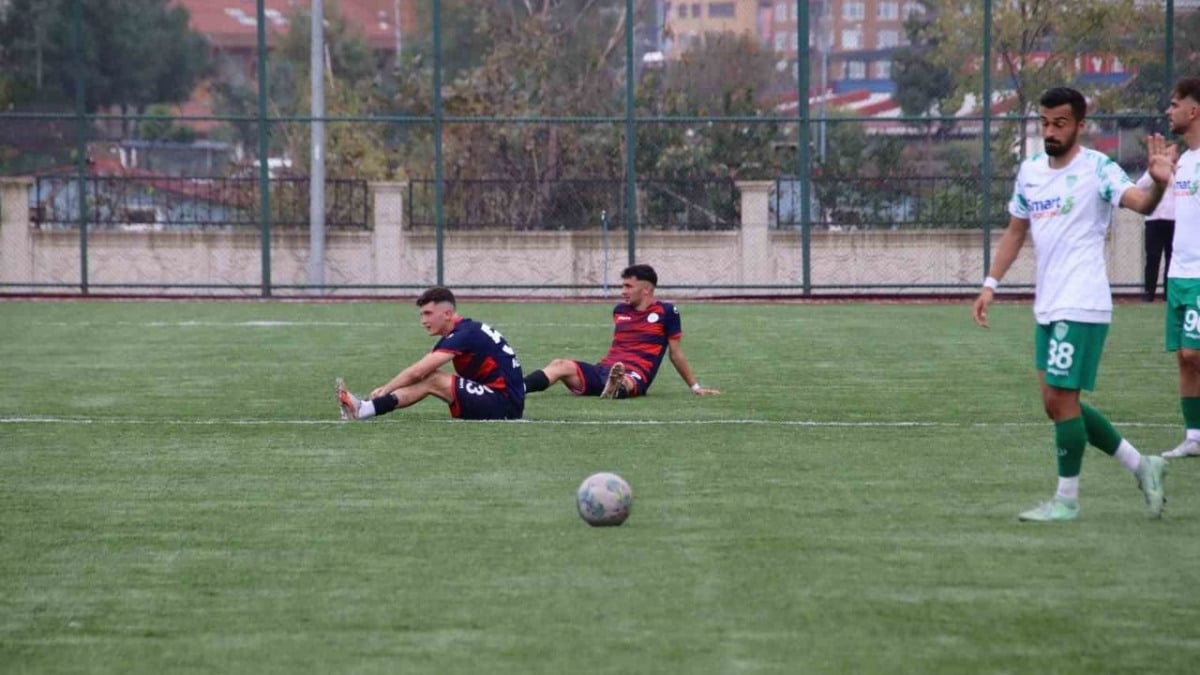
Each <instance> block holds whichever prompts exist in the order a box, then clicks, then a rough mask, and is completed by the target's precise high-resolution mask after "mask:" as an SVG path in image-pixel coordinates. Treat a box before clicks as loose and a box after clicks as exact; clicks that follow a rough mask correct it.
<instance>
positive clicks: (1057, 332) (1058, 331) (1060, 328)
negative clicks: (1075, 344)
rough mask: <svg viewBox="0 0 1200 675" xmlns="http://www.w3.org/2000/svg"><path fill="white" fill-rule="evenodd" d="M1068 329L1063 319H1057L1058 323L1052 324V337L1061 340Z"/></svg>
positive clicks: (1065, 335)
mask: <svg viewBox="0 0 1200 675" xmlns="http://www.w3.org/2000/svg"><path fill="white" fill-rule="evenodd" d="M1068 330H1069V328H1068V326H1067V323H1066V322H1065V321H1059V322H1058V323H1056V324H1054V339H1055V340H1061V339H1063V338H1065V337H1067V331H1068Z"/></svg>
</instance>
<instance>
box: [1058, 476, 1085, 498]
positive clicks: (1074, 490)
mask: <svg viewBox="0 0 1200 675" xmlns="http://www.w3.org/2000/svg"><path fill="white" fill-rule="evenodd" d="M1054 496H1056V497H1065V498H1066V499H1079V476H1071V477H1070V478H1063V477H1062V476H1059V477H1058V491H1057V492H1055V493H1054Z"/></svg>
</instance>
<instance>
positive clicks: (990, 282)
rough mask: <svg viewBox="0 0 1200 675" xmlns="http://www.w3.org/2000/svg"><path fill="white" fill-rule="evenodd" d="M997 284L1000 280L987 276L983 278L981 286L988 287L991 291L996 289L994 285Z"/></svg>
mask: <svg viewBox="0 0 1200 675" xmlns="http://www.w3.org/2000/svg"><path fill="white" fill-rule="evenodd" d="M999 285H1000V282H999V281H997V280H996V277H988V278H986V279H984V280H983V287H984V288H990V289H992V290H993V291H994V290H996V287H997V286H999Z"/></svg>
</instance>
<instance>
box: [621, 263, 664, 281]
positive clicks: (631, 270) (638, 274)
mask: <svg viewBox="0 0 1200 675" xmlns="http://www.w3.org/2000/svg"><path fill="white" fill-rule="evenodd" d="M629 277H633V278H634V279H637V280H638V281H649V282H650V285H651V286H657V285H658V273H657V272H655V271H654V268H653V267H651V266H649V265H630V266H629V267H626V268H625V269H623V270H621V278H622V279H628V278H629Z"/></svg>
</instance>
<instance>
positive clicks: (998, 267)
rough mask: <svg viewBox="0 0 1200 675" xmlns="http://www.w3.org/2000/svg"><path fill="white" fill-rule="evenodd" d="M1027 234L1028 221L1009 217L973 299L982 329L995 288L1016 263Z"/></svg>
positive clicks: (977, 321)
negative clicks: (981, 285)
mask: <svg viewBox="0 0 1200 675" xmlns="http://www.w3.org/2000/svg"><path fill="white" fill-rule="evenodd" d="M1028 234H1029V220H1028V219H1027V218H1018V217H1016V216H1009V218H1008V227H1007V228H1005V230H1004V234H1003V235H1002V236H1001V237H1000V245H999V246H997V247H996V255H995V256H994V257H993V258H992V268H991V269H990V270H988V275H987V279H985V280H984V282H983V288H982V289H980V290H979V297H977V298H975V305H974V307H973V308H972V314H973V315H974V317H975V323H977V324H979V325H980V326H983V327H984V328H987V327H988V322H987V308H988V305H990V304H992V299H993V298H994V297H995V292H996V286H997V285H998V284H999V283H1000V280H1001V279H1003V278H1004V275H1005V274H1006V273H1007V272H1008V268H1010V267H1012V264H1013V262H1014V261H1016V259H1017V254H1018V253H1020V252H1021V247H1022V246H1024V245H1025V237H1026V235H1028Z"/></svg>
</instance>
